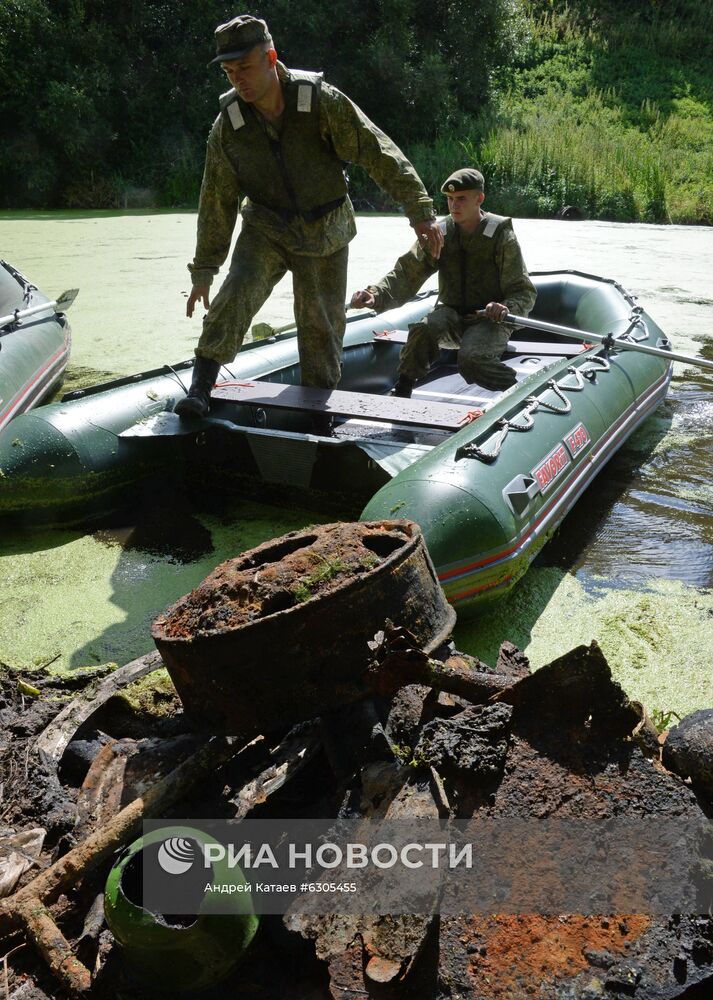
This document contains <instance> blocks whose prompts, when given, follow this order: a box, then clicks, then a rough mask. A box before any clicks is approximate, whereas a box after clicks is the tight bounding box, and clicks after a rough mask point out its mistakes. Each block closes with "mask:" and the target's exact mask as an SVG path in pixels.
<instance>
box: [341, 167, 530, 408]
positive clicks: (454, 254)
mask: <svg viewBox="0 0 713 1000" xmlns="http://www.w3.org/2000/svg"><path fill="white" fill-rule="evenodd" d="M484 190H485V183H484V180H483V175H482V174H481V173H480V171H479V170H474V169H472V168H469V167H465V168H463V169H462V170H456V172H455V173H453V174H451V176H450V177H449V178H448V179H447V180H446V181H445V183H444V184H443V187H442V188H441V191H442V192H443V193H444V194H445V195H446V197H447V199H448V211H449V213H450V218H449V219H446V220H444V221H442V222H441V223H440V226H441V228H442V230H443V233H444V237H445V240H444V245H443V249H442V251H441V254H440V256H439V257H438V258H435V257H433V256H432V255H431V254H430V253H429V252H428V250H427V249H426V248H425V247H424V246H423V244H422V243H419V242H417V243H414V245H413V246H412V247H411V249H410V250H409V251H408V253H405V254H404V255H403V256H402V257H399V259H398V260H397V262H396V264H395V266H394V269H393V271H390V272H389V274H387V275H386V277H384V278H382V279H381V281H380V282H379V283H378V284H376V285H368V286H367V288H365V289H362V290H360V291H357V292H354V294H353V296H352V300H351V304H352V306H353V307H354V308H358V307H368V308H373V309H376V311H377V312H383V311H384V310H385V309H393V308H395V307H396V306H400V305H403V303H404V302H406V301H407V300H408V299H410V298H412V297H413V296H414V295H415V294H416V292H417V291H418V290H419V288H420V287H421V285H422V284H423V283H424V281H425V280H426V278H428V277H429V276H430V275H432V274H434V272H436V271H438V304H437V305H436V307H435V309H434V310H433V312H431V313H429V315H428V316H426V317H425V319H423V320H422V321H421V322H419V323H415V324H413V325H412V326H411V327H409V336H408V341H407V343H406V346H405V347H404V349H403V351H402V352H401V359H400V362H399V377H398V381H397V383H396V385H395V386H394V389H393V394H394V395H396V396H404V397H408V396H410V395H411V392H412V390H413V386H414V383H415V382H416V381H417V380H418V379H421V378H424V376H425V375H426V374H427V372H428V369H429V367H430V366H431V365H432V364H433V362H434V361H435V360H436V358H437V357H438V352H439V350H440V348H441V347H447V348H452V347H456V348H459V351H458V371H459V372H460V374H461V375H462V376H463V378H464V379H465V381H466V382H467V383H468V384H471V383H476V384H477V385H481V386H483V387H484V388H485V389H493V390H500V389H507V388H509V387H510V386H511V385H513V384H514V383H515V381H516V379H515V373H514V372H513V370H512V369H511V368H508V366H507V365H505V364H503V362H502V361H501V360H500V358H501V357H502V354H503V352H504V350H505V348H506V346H507V342H508V333H509V331H508V328H507V327H506V326H505V325H504V324H503V323H502V322H500V321H501V320H503V319H504V318H505V316H506V315H507V314H508V313H517V314H518V315H520V316H527V314H528V313H529V312H530V310H531V309H532V307H533V305H534V303H535V296H536V294H537V293H536V290H535V286H534V285H533V284H532V282H531V281H530V278H529V275H528V273H527V268H526V267H525V262H524V260H523V258H522V252H521V250H520V244H519V243H518V241H517V237H516V236H515V233H514V231H513V228H512V222H511V220H510V219H507V218H504V217H503V216H500V215H493V214H492V213H491V212H484V211H483V210H482V208H481V205H482V204H483V200H484V199H485V193H484ZM476 310H485V314H486V317H487V318H485V319H481V318H479V317H477V316H475V315H474V313H475V312H476Z"/></svg>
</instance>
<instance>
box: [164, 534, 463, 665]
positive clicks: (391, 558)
mask: <svg viewBox="0 0 713 1000" xmlns="http://www.w3.org/2000/svg"><path fill="white" fill-rule="evenodd" d="M361 523H362V524H363V525H364V527H365V528H372V529H374V528H382V529H383V530H384V531H397V532H401V533H402V534H403V535H404V544H403V545H402V546H401V547H400V548H398V549H396V550H395V551H394V552H392V553H391V554H390V555H388V556H386V558H385V559H384V560H383V562H380V563H379V564H378V565H377V566H373V567H371V568H369V569H368V570H367V571H366V573H364V574H363V575H362V576H358V577H354V578H353V579H351V580H350V581H349V582H348V583H345V584H344V585H343V586H342V587H339V588H338V590H337V591H336V592H335V593H339V595H340V596H343V595H345V594H349V592H350V591H355V590H359V589H361V588H362V587H363V586H364V584H365V583H366V582H367V581H370V580H374V579H375V578H377V577H379V575H381V574H385V573H388V572H390V571H391V570H392V569H393V567H394V564H396V563H399V562H403V561H404V560H405V559H407V558H408V557H409V556H410V555H412V554H413V552H414V550H415V549H416V548H417V547H418V545H419V542H422V543H423V552H424V556H425V559H426V564H427V566H428V569H429V572H430V573H431V575H432V577H433V580H434V581H435V583H436V586H437V587H439V588H440V586H441V585H440V582H439V580H438V577H437V575H436V571H435V569H434V566H433V562H432V560H431V557H430V555H429V552H428V549H427V548H426V543H425V541H424V539H423V532H422V531H421V527H420V525H419V524H417V523H416V521H408V520H405V519H394V520H379V521H363V522H361ZM309 534H310V531H309V529H304V530H303V531H297V532H290V533H289V534H288V535H285V536H284V537H283V538H281V539H279V540H276V545H275V547H277V546H278V545H284V543H285V539H296V538H299V537H300V536H304V537H309ZM267 544H268V548H266V552H269V543H267ZM266 561H267V560H266ZM257 568H259V567H256V569H257ZM187 598H188V595H187V596H186V597H182V598H180V599H179V600H178V601H177V602H176V603H175V604H172V605H170V607H169V608H167V609H166V611H165V612H164V613H163V614H162V615H161V616H160V617H161V618H163V619H165V618H167V617H168V616H169V615H170V614H171V612H172V611H173V609H174V608H175V607H176V606H177V605H179V604H182V603H183V602H184V601H186V600H187ZM320 598H321V599H322V600H324V599H325V598H324V597H323V596H321V595H319V594H315V595H314V596H312V597H309V598H308V599H307V600H306V601H300V602H299V603H298V604H294V605H293V606H292V607H291V608H283V609H281V610H279V611H273V612H272V613H271V614H269V615H265V616H264V617H262V618H256V619H254V620H253V621H249V622H243V623H242V624H241V625H238V626H237V627H235V628H229V629H209V630H207V631H205V632H202V633H201V635H200V637H199V638H198V639H196V637H195V636H171V637H170V638H169V637H167V636H165V635H164V633H163V629H162V628H161V631H160V633H159V631H158V629H157V626H156V623H155V622H154V624H153V626H152V628H151V634H152V636H153V638H154V640H158V641H159V642H166V643H170V644H171V645H172V646H173V647H176V646H181V645H193V644H195V643H196V642H197V641H199V642H203V641H205V640H208V639H213V638H216V637H218V636H229V635H237V634H239V633H240V632H241V631H242V630H243V629H252V630H253V631H254V630H256V629H258V628H260V626H262V625H263V623H265V624H268V623H270V622H272V621H274V620H276V619H277V618H281V619H282V620H283V621H284V619H285V618H286V617H287V616H289V615H290V614H292V613H293V612H294V613H295V614H298V613H299V612H300V610H301V609H302V608H304V607H306V606H307V605H308V604H310V603H311V602H312V601H318V600H320ZM444 603H446V621H445V623H444V625H443V627H442V628H441V629H440V630H439V631H438V632H437V633H436V634H435V635H434V636H433V637H432V638H431V639H430V640H429V642H428V643H426V644H423V645H422V646H421V648H422V649H423V650H424V652H426V653H430V652H432V651H433V650H434V649H437V648H438V647H439V646H440V645H441V644H442V643H443V642H445V641H446V639H447V638H448V636H449V635H450V634H451V632H452V631H453V626H454V625H455V622H456V612H455V609H454V608H453V607H452V605H450V604H447V602H446V598H445V595H444ZM395 624H398V622H396V623H395Z"/></svg>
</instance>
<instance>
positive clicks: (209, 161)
mask: <svg viewBox="0 0 713 1000" xmlns="http://www.w3.org/2000/svg"><path fill="white" fill-rule="evenodd" d="M215 35H216V42H217V53H218V54H217V56H216V58H215V59H214V60H213V62H214V63H216V62H217V63H220V66H221V68H222V69H223V71H224V72H225V74H226V76H227V78H228V80H229V81H230V83H231V84H232V89H231V90H229V91H228V92H227V93H226V94H224V95H223V96H222V97H221V99H220V106H221V111H220V114H219V115H218V117H217V119H216V120H215V123H214V125H213V128H212V129H211V132H210V136H209V137H208V150H207V154H206V163H205V172H204V175H203V184H202V187H201V197H200V205H199V209H198V241H197V247H196V256H195V259H194V261H193V263H192V264H189V265H188V267H189V270H190V272H191V276H192V281H193V289H192V291H191V294H190V296H189V298H188V303H187V306H186V313H187V315H188V316H192V315H193V310H194V307H195V305H196V303H197V302H198V301H199V300H200V301H202V302H203V304H204V306H205V307H206V308H207V309H208V313H207V315H206V316H205V318H204V321H203V332H202V334H201V337H200V340H199V342H198V346H197V348H196V361H195V367H194V370H193V380H192V382H191V387H190V389H189V391H188V395H187V397H186V398H185V399H182V400H181V401H180V402H179V403H178V404H177V405H176V412H177V413H179V414H180V415H181V416H184V417H185V416H205V415H206V414H207V413H208V410H209V407H210V392H211V389H212V387H213V385H214V383H215V380H216V377H217V375H218V370H219V367H220V365H221V364H224V363H226V362H229V361H232V360H233V358H234V357H235V355H236V354H237V352H238V351H239V349H240V346H241V344H242V342H243V338H244V336H245V333H246V332H247V330H248V327H249V326H250V323H251V321H252V318H253V316H254V315H255V313H256V312H257V311H258V309H259V308H260V307H261V306H262V304H263V303H264V302H265V300H266V299H267V297H268V295H269V294H270V292H271V291H272V289H273V287H274V286H275V284H276V283H277V282H278V281H279V280H280V278H281V277H282V276H283V275H284V274H285V272H286V271H291V272H292V282H293V288H294V296H295V306H294V308H295V320H296V322H297V344H298V349H299V355H300V367H301V373H302V375H301V377H302V384H303V385H310V386H318V387H321V388H325V389H333V388H334V387H335V386H336V384H337V382H338V381H339V377H340V361H341V351H342V340H343V337H344V329H345V322H346V319H345V313H344V298H345V294H346V278H347V256H348V244H349V241H350V240H352V239H353V238H354V236H355V234H356V226H355V222H354V212H353V209H352V205H351V202H350V200H349V198H348V195H347V181H346V178H345V175H344V164H345V163H346V162H349V161H351V162H352V163H357V164H359V166H361V167H364V168H365V170H367V171H368V173H369V174H370V176H371V177H372V178H373V179H374V180H375V181H376V182H377V183H378V184H379V185H380V186H381V187H382V188H383V189H384V191H386V192H387V194H389V195H390V196H391V197H392V198H394V199H395V200H396V201H397V202H399V203H400V204H401V205H402V206H403V209H404V212H405V213H406V215H407V216H408V218H409V222H410V223H411V226H412V227H413V229H414V230H415V231H416V233H417V235H418V238H419V241H420V243H421V244H422V245H423V246H427V247H428V248H429V252H430V253H431V255H432V256H433V257H434V258H437V257H438V255H439V253H440V250H441V246H442V243H443V234H442V232H441V230H440V229H439V227H438V224H437V223H436V221H435V214H434V212H433V204H432V201H431V199H430V198H429V196H428V192H427V191H426V189H425V188H424V186H423V184H422V183H421V180H420V178H419V177H418V174H417V173H416V171H415V170H414V168H413V167H412V166H411V164H410V163H409V161H408V160H407V159H406V157H405V156H404V155H403V153H402V152H401V151H400V150H399V149H398V147H397V146H395V145H394V143H393V142H391V140H390V139H389V138H388V137H387V136H386V135H384V133H383V132H381V131H380V130H379V129H378V128H377V127H376V126H375V125H374V124H373V123H372V122H370V121H369V119H368V118H367V117H366V115H365V114H364V113H363V112H362V111H361V110H360V109H359V108H358V107H357V106H356V105H355V104H353V103H352V102H351V101H350V100H349V98H348V97H345V95H344V94H342V93H340V92H339V91H338V90H337V89H336V88H334V87H332V86H330V85H329V84H327V83H323V81H322V76H321V74H319V73H307V72H303V71H301V70H292V69H287V68H286V67H285V66H283V64H282V63H281V62H278V59H277V52H276V51H275V48H274V46H273V43H272V37H271V35H270V33H269V31H268V28H267V25H266V24H265V22H264V21H261V20H258V19H257V18H255V17H251V16H250V15H241V16H240V17H235V18H233V20H232V21H229V22H228V23H227V24H222V25H220V27H218V28H217V29H216V32H215ZM243 198H245V199H246V200H245V202H244V204H243V205H242V214H243V223H242V228H241V230H240V233H239V235H238V239H237V241H236V245H235V251H234V253H233V258H232V261H231V265H230V271H229V272H228V276H227V277H226V279H225V281H224V282H223V284H222V286H221V288H220V290H219V292H218V294H217V295H216V296H215V298H214V299H213V301H212V303H211V302H210V301H209V289H210V285H211V282H212V280H213V277H214V276H215V275H216V274H217V273H218V270H219V268H220V266H221V265H222V264H223V262H224V261H225V258H226V257H227V255H228V251H229V249H230V242H231V239H232V234H233V229H234V227H235V222H236V219H237V215H238V209H239V207H240V202H241V200H242V199H243ZM320 429H323V430H327V428H326V426H325V427H324V428H320Z"/></svg>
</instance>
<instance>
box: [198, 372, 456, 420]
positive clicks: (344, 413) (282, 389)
mask: <svg viewBox="0 0 713 1000" xmlns="http://www.w3.org/2000/svg"><path fill="white" fill-rule="evenodd" d="M213 398H214V399H220V400H224V401H227V402H233V403H241V404H249V405H251V406H262V407H277V408H281V409H287V410H307V411H310V412H313V413H328V414H330V415H331V416H335V417H354V418H357V419H366V420H374V421H386V422H388V423H399V424H403V425H407V426H415V427H427V428H436V429H439V430H449V431H456V430H460V429H461V428H462V427H464V426H465V425H466V424H467V423H468V422H469V420H470V419H471V416H470V413H471V410H472V409H473V407H472V406H471V405H470V404H469V403H463V404H462V405H455V404H453V403H444V402H433V401H431V400H424V399H417V398H415V399H401V398H399V397H395V396H380V395H375V394H373V393H361V392H345V391H343V390H340V389H333V390H330V389H315V388H312V387H310V386H299V385H284V384H282V383H279V382H262V381H260V382H247V381H246V382H233V383H223V384H221V385H220V386H218V387H217V388H216V389H214V390H213Z"/></svg>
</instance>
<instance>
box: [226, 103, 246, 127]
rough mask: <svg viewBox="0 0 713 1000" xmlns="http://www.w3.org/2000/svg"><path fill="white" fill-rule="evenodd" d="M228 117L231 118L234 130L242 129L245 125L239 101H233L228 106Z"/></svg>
mask: <svg viewBox="0 0 713 1000" xmlns="http://www.w3.org/2000/svg"><path fill="white" fill-rule="evenodd" d="M228 117H229V118H230V121H231V122H232V125H233V128H234V129H239V128H242V127H243V125H244V124H245V119H244V118H243V113H242V111H241V110H240V105H239V104H238V102H237V101H233V103H232V104H229V105H228Z"/></svg>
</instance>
